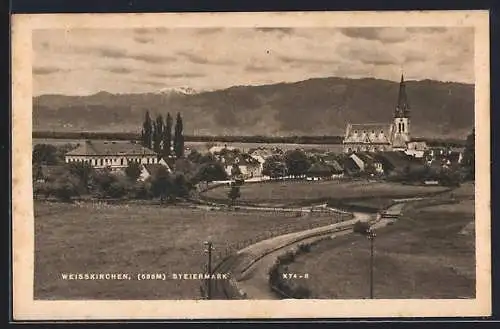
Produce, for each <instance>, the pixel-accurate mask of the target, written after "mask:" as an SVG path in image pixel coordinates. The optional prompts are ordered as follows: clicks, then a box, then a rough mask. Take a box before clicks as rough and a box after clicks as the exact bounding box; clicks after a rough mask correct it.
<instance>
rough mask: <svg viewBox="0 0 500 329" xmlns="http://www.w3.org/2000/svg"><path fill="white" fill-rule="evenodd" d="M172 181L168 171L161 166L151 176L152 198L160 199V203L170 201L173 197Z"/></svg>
mask: <svg viewBox="0 0 500 329" xmlns="http://www.w3.org/2000/svg"><path fill="white" fill-rule="evenodd" d="M172 185H173V184H172V180H171V178H170V174H169V172H168V170H167V169H166V168H165V167H163V166H161V167H159V168H158V170H157V171H156V172H155V173H154V174H153V177H152V179H151V194H152V195H153V197H156V198H158V197H159V198H160V200H161V202H162V203H163V201H164V200H165V199H170V198H171V197H172V195H173V186H172Z"/></svg>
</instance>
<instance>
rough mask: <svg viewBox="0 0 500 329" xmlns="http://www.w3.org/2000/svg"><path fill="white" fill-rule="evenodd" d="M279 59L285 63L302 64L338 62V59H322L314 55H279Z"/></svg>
mask: <svg viewBox="0 0 500 329" xmlns="http://www.w3.org/2000/svg"><path fill="white" fill-rule="evenodd" d="M278 59H279V60H280V61H282V62H283V63H292V64H293V63H302V64H337V63H338V60H336V59H322V58H313V57H307V58H306V57H292V56H286V55H280V56H278Z"/></svg>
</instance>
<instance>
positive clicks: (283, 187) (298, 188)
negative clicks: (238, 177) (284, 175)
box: [203, 180, 446, 206]
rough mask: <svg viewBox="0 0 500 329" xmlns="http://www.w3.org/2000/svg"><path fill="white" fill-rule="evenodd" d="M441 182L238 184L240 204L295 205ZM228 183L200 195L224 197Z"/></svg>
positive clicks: (403, 191) (411, 191)
mask: <svg viewBox="0 0 500 329" xmlns="http://www.w3.org/2000/svg"><path fill="white" fill-rule="evenodd" d="M445 190H446V188H445V187H441V186H411V185H403V184H398V183H391V182H368V181H342V180H332V181H316V182H307V181H285V182H268V183H252V184H250V183H249V184H244V185H243V186H242V187H241V190H240V191H241V198H240V199H238V202H241V203H243V204H267V205H276V206H278V205H279V206H282V205H297V204H304V203H307V202H309V203H312V202H323V201H328V200H342V201H346V200H348V199H352V200H354V199H366V198H407V197H413V196H419V195H425V194H429V193H436V192H441V191H445ZM228 191H229V187H227V186H220V187H217V188H214V189H211V190H208V191H206V192H205V193H204V194H203V195H204V196H205V197H206V198H208V199H210V200H221V201H222V200H223V201H226V200H227V193H228Z"/></svg>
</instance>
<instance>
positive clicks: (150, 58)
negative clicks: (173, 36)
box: [129, 54, 176, 64]
mask: <svg viewBox="0 0 500 329" xmlns="http://www.w3.org/2000/svg"><path fill="white" fill-rule="evenodd" d="M129 58H131V59H134V60H136V61H141V62H146V63H155V64H160V63H168V62H175V61H176V58H175V57H172V56H163V55H149V54H138V55H130V56H129Z"/></svg>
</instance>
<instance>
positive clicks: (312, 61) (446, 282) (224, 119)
mask: <svg viewBox="0 0 500 329" xmlns="http://www.w3.org/2000/svg"><path fill="white" fill-rule="evenodd" d="M489 83H490V82H489V21H488V12H487V11H432V12H431V11H429V12H425V11H421V12H420V11H415V12H410V11H408V12H281V13H162V14H160V13H156V14H152V13H151V14H43V15H41V14H33V15H31V14H30V15H28V14H23V15H21V14H19V15H14V16H13V19H12V89H13V94H12V150H13V151H12V159H13V161H12V163H13V166H12V192H13V193H12V206H13V217H12V237H13V241H12V255H13V314H14V318H15V320H63V319H64V320H81V319H86V320H97V319H106V320H132V319H229V318H230V319H295V318H367V317H375V318H378V317H444V316H446V317H450V316H487V315H490V314H491V252H490V248H491V246H490V244H491V241H490V218H491V212H490V205H491V203H490V202H491V201H490V165H489V163H490V151H489V150H490V147H489V145H490V139H489V138H490V132H489V129H490V128H489V127H490V117H489V111H490V109H489Z"/></svg>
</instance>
